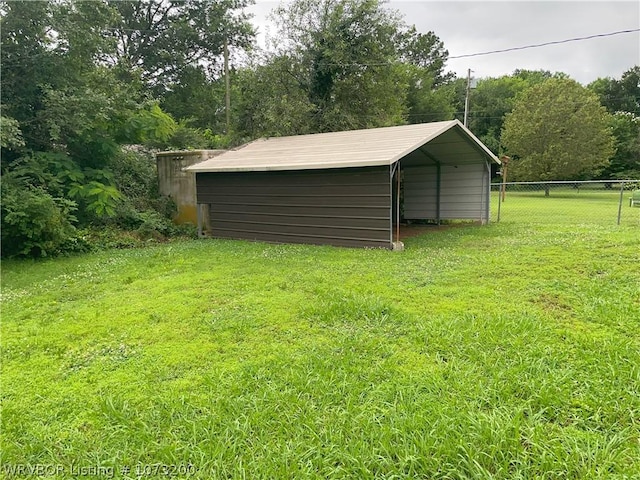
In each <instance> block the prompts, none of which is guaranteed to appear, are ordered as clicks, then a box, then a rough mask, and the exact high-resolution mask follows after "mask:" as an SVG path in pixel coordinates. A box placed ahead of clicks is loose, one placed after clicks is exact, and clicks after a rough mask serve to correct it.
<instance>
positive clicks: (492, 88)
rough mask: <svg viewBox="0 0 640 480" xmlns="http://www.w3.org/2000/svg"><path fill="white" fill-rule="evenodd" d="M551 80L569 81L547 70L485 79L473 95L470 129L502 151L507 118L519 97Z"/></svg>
mask: <svg viewBox="0 0 640 480" xmlns="http://www.w3.org/2000/svg"><path fill="white" fill-rule="evenodd" d="M550 78H566V75H565V74H563V73H553V74H552V73H551V72H549V71H545V70H516V71H515V72H513V74H512V75H505V76H502V77H498V78H485V79H481V80H479V81H478V84H477V86H476V88H475V89H474V90H472V92H471V102H470V108H469V128H470V129H471V131H472V132H473V133H474V134H475V135H476V136H477V137H478V138H479V139H480V140H482V142H483V143H484V144H485V145H486V146H487V147H489V149H490V150H491V151H493V152H496V153H497V152H500V151H501V150H502V147H501V145H500V134H501V131H502V125H503V123H504V118H505V115H506V114H507V113H509V112H511V110H512V109H513V105H514V102H515V99H516V96H517V95H518V94H519V93H521V92H523V91H525V90H526V89H528V88H530V87H531V86H533V85H537V84H539V83H541V82H544V81H546V80H548V79H550Z"/></svg>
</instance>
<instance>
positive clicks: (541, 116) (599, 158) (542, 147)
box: [502, 78, 614, 181]
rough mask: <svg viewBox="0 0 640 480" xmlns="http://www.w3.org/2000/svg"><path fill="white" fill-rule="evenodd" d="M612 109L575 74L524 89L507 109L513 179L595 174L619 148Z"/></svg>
mask: <svg viewBox="0 0 640 480" xmlns="http://www.w3.org/2000/svg"><path fill="white" fill-rule="evenodd" d="M609 125H610V115H609V114H608V113H607V112H606V110H605V109H604V108H603V107H602V106H601V105H600V103H599V101H598V98H597V97H596V96H595V95H594V94H593V93H591V92H590V91H589V90H587V89H586V88H584V87H582V86H581V85H580V84H578V83H577V82H575V81H573V80H569V79H561V78H552V79H549V80H547V81H545V82H543V83H540V84H538V85H534V86H533V87H531V88H529V89H528V90H526V91H524V92H523V93H522V94H521V95H520V96H519V97H518V99H517V100H516V103H515V105H514V108H513V111H512V112H511V113H510V114H508V115H507V117H506V120H505V123H504V129H503V133H502V144H503V145H504V147H505V150H506V153H507V154H508V155H510V156H511V157H512V158H513V160H512V161H511V163H510V166H509V175H510V177H511V178H512V179H513V180H529V181H536V180H542V181H544V180H559V179H562V180H579V179H586V178H591V177H592V176H593V175H594V174H596V173H598V171H600V170H601V169H602V168H603V167H605V166H606V165H607V164H608V163H609V159H610V158H611V157H612V155H613V153H614V145H613V144H614V138H613V136H612V134H611V131H610V127H609Z"/></svg>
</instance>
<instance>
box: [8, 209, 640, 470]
mask: <svg viewBox="0 0 640 480" xmlns="http://www.w3.org/2000/svg"><path fill="white" fill-rule="evenodd" d="M503 218H505V219H506V216H505V217H503ZM405 243H406V247H407V248H406V250H405V251H404V252H389V251H382V250H364V249H340V248H331V247H312V246H299V245H272V244H262V243H248V242H240V241H221V240H201V241H185V242H181V243H172V244H166V245H159V246H151V247H149V248H145V249H135V250H126V251H125V250H122V251H109V252H102V253H96V254H89V255H83V256H78V257H73V258H62V259H56V260H45V261H37V262H33V261H6V262H3V265H2V325H1V333H2V337H1V342H2V389H1V393H2V431H1V443H0V448H1V452H2V453H1V455H2V467H1V468H2V472H3V473H1V474H0V476H4V478H25V477H26V476H27V475H26V473H28V472H25V471H22V472H20V471H19V470H17V467H20V466H23V467H25V468H26V467H29V468H35V467H37V466H40V468H44V467H46V468H49V469H50V470H49V473H51V470H52V469H58V470H57V473H58V475H57V476H56V475H51V476H49V477H48V478H73V477H74V472H75V473H76V474H75V477H77V478H87V475H88V473H92V474H93V473H97V474H98V475H92V477H91V478H108V477H110V476H113V477H115V478H166V476H167V475H166V474H173V476H175V477H176V478H201V479H216V478H247V479H273V478H317V479H325V478H358V479H360V478H364V479H366V478H388V479H391V478H394V479H398V478H408V479H413V478H425V479H432V478H442V479H445V478H446V479H467V478H474V479H476V478H479V479H483V478H486V479H489V478H491V479H531V478H543V479H590V478H606V479H623V478H624V479H628V478H639V475H640V474H639V472H640V268H639V263H640V230H639V229H638V228H637V226H624V225H623V226H621V227H617V226H616V225H615V222H613V223H612V224H611V225H597V224H588V225H582V226H581V225H578V226H572V227H569V226H566V225H562V224H559V225H558V224H557V225H552V226H543V225H536V224H522V223H521V224H517V223H510V222H508V221H506V220H505V221H504V222H502V223H500V224H491V225H489V226H486V227H477V226H470V227H457V228H451V229H449V230H436V229H434V230H433V231H432V232H428V233H426V234H425V235H422V236H419V237H413V238H410V239H407V240H406V242H405ZM43 465H44V467H42V466H43ZM163 466H166V467H164V468H163ZM98 467H100V468H101V469H102V470H98ZM74 469H75V470H74ZM82 469H84V470H82ZM91 469H93V470H91ZM78 472H80V473H78ZM83 473H87V475H83ZM33 477H35V475H33Z"/></svg>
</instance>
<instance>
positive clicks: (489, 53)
mask: <svg viewBox="0 0 640 480" xmlns="http://www.w3.org/2000/svg"><path fill="white" fill-rule="evenodd" d="M633 32H640V28H634V29H631V30H619V31H617V32H610V33H599V34H596V35H588V36H586V37H576V38H567V39H565V40H555V41H553V42H544V43H535V44H531V45H524V46H522V47H511V48H503V49H501V50H491V51H490V52H479V53H467V54H465V55H454V56H451V57H449V60H452V59H454V58H468V57H479V56H481V55H491V54H493V53H504V52H513V51H516V50H525V49H528V48H538V47H546V46H547V45H559V44H561V43H569V42H577V41H580V40H589V39H591V38H600V37H611V36H613V35H620V34H623V33H633Z"/></svg>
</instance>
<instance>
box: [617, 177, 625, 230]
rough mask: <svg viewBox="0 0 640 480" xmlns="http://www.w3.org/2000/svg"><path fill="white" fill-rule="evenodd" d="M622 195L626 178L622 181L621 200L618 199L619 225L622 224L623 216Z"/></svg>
mask: <svg viewBox="0 0 640 480" xmlns="http://www.w3.org/2000/svg"><path fill="white" fill-rule="evenodd" d="M622 197H624V180H623V181H622V182H620V200H619V201H618V225H620V217H621V216H622Z"/></svg>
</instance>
